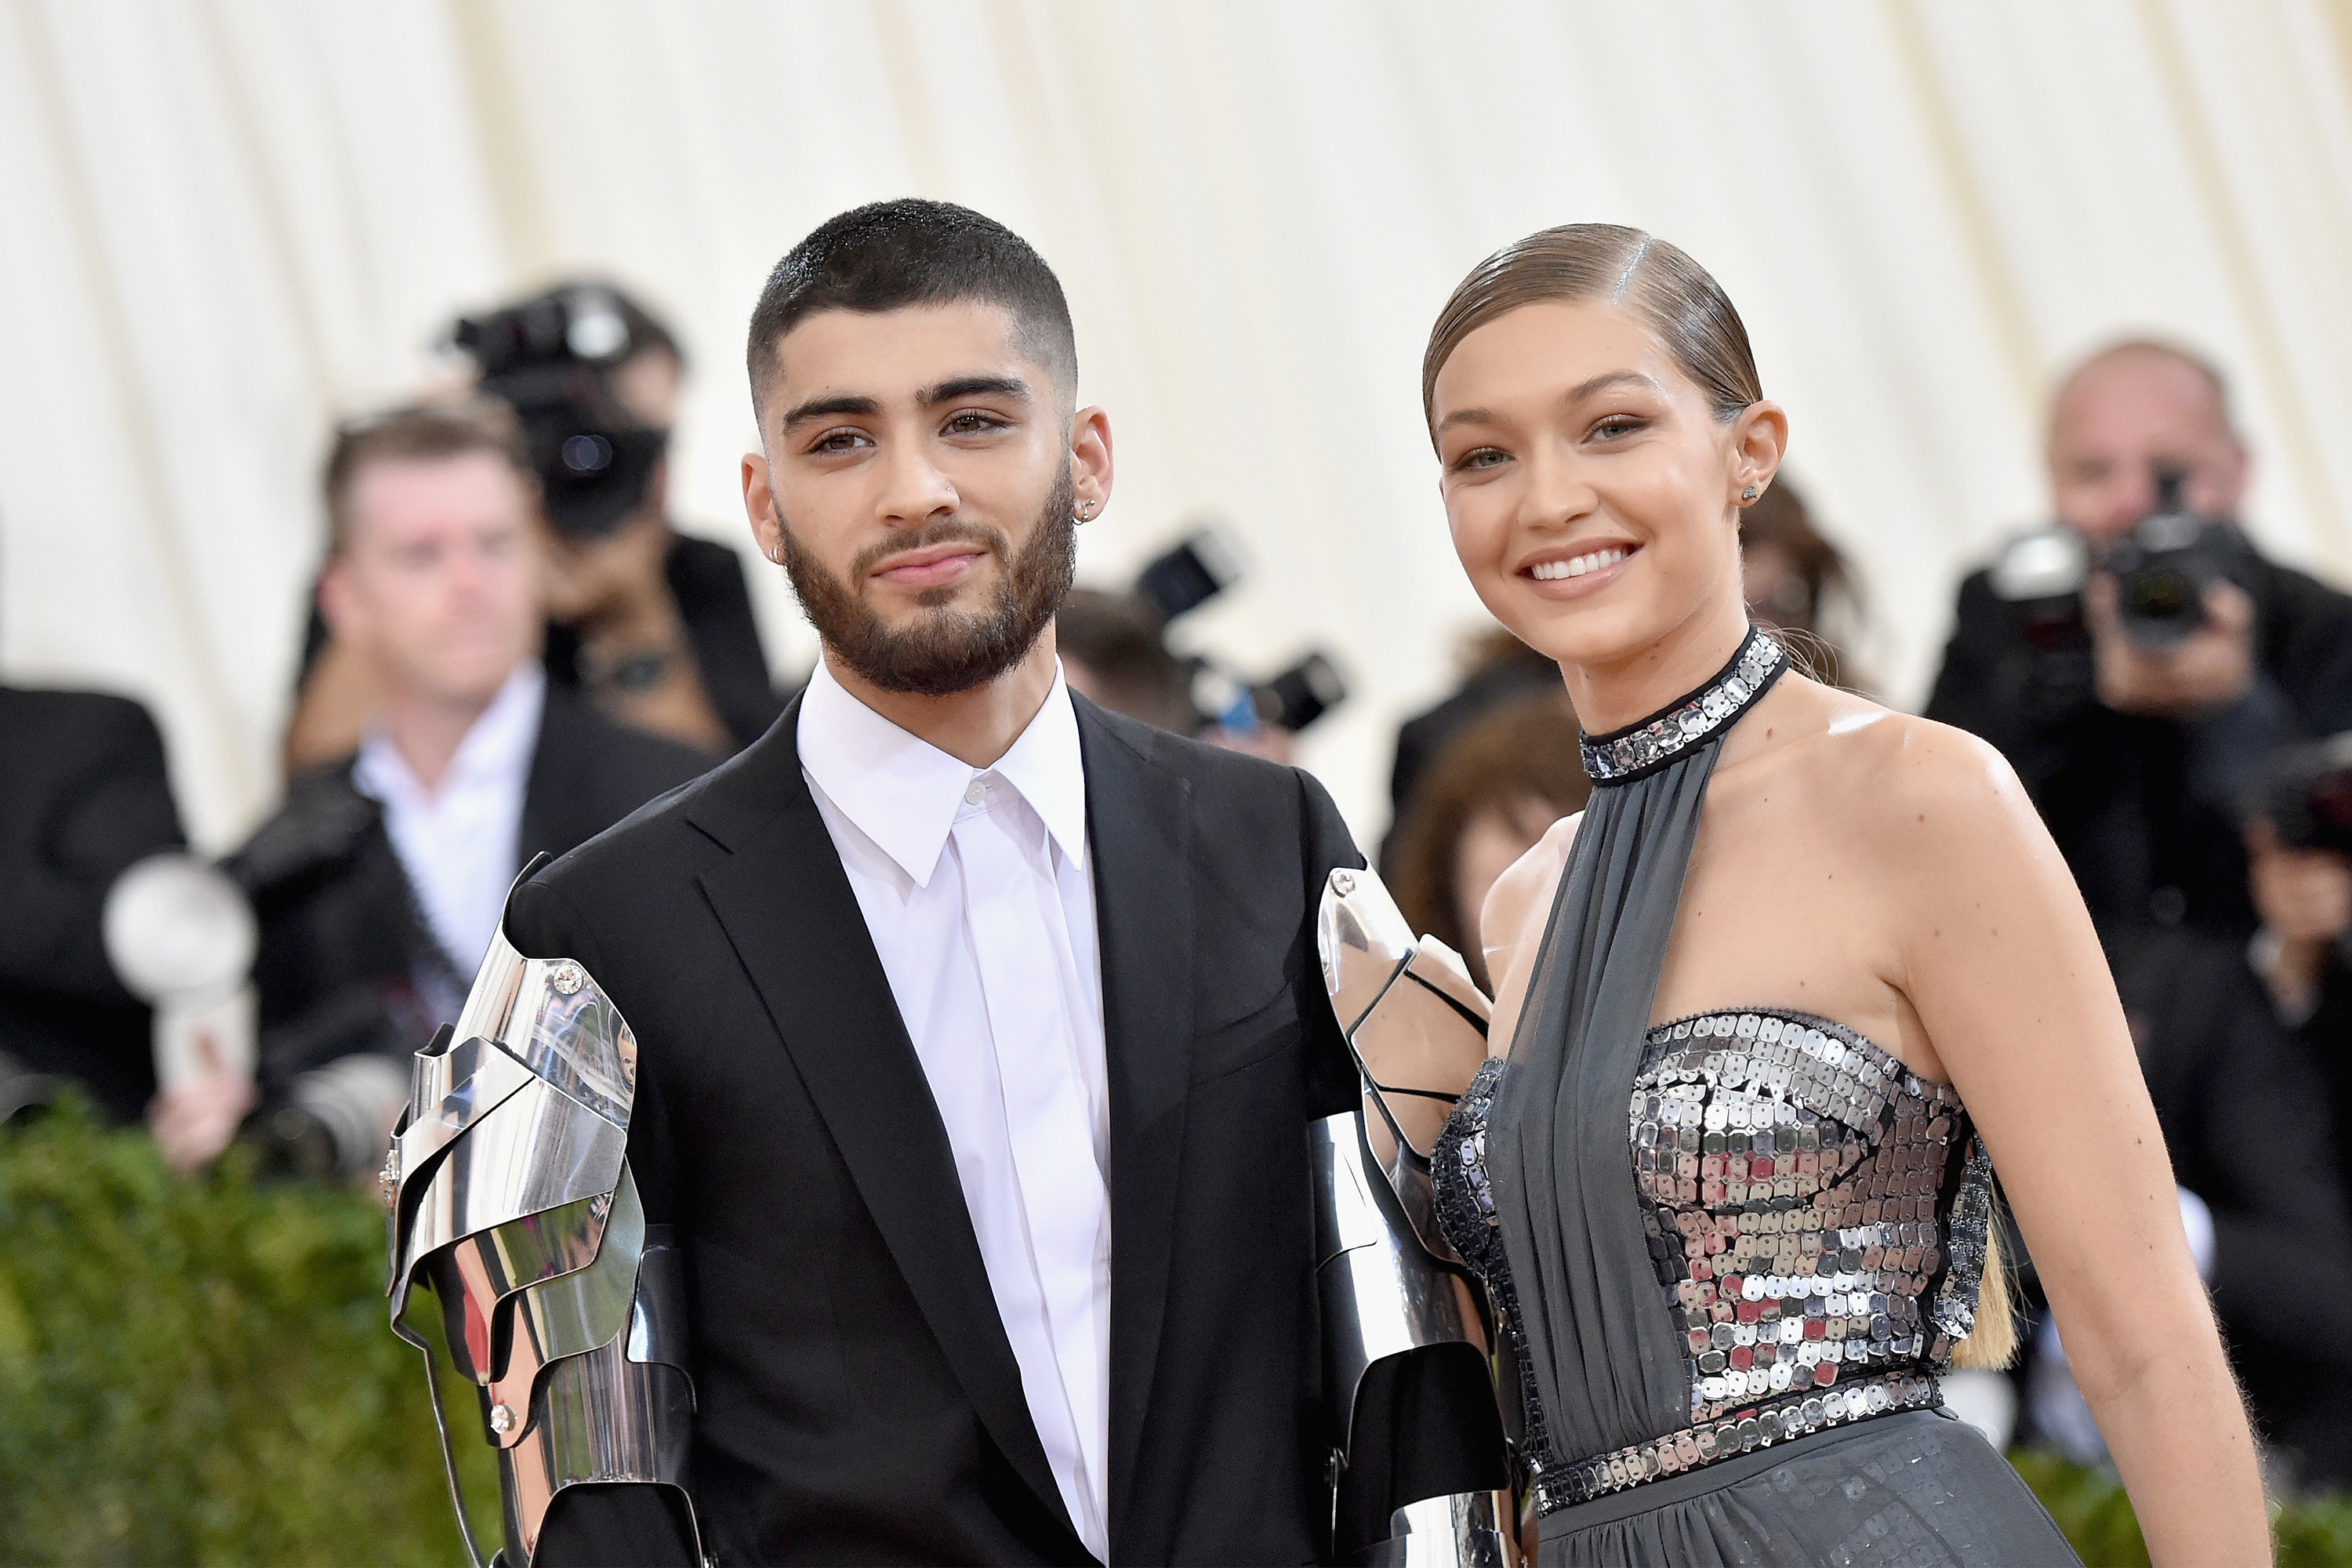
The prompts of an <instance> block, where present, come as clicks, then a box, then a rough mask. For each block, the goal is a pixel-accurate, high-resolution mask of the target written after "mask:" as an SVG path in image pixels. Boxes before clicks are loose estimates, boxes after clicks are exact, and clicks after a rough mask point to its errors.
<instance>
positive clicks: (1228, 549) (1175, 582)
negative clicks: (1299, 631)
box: [1133, 528, 1348, 733]
mask: <svg viewBox="0 0 2352 1568" xmlns="http://www.w3.org/2000/svg"><path fill="white" fill-rule="evenodd" d="M1240 577H1241V567H1240V564H1239V563H1238V560H1237V557H1236V554H1235V552H1234V549H1233V547H1232V545H1231V544H1230V543H1229V542H1227V541H1226V539H1225V537H1224V535H1223V534H1222V533H1220V532H1219V531H1217V530H1216V529H1214V528H1202V529H1197V530H1195V531H1193V532H1192V534H1191V535H1189V536H1188V537H1186V538H1185V539H1184V540H1182V541H1181V542H1179V543H1178V544H1177V545H1176V546H1175V547H1174V548H1173V549H1171V550H1169V551H1167V552H1164V553H1162V554H1160V555H1159V556H1156V557H1154V558H1153V559H1152V561H1151V562H1150V563H1149V564H1147V565H1146V566H1145V567H1144V568H1143V570H1142V571H1141V572H1140V573H1139V574H1137V576H1136V581H1135V587H1134V590H1133V595H1134V597H1135V598H1136V599H1137V600H1138V601H1139V602H1140V603H1142V604H1143V605H1148V606H1149V607H1150V609H1151V610H1152V612H1153V613H1154V614H1156V615H1157V616H1158V617H1159V620H1160V627H1161V629H1162V632H1163V633H1164V632H1165V630H1166V627H1167V626H1168V624H1169V623H1170V622H1171V621H1174V620H1175V619H1177V617H1179V616H1183V615H1185V614H1187V613H1189V612H1191V611H1192V610H1194V609H1197V608H1199V607H1200V606H1201V605H1203V604H1206V603H1207V602H1208V601H1209V600H1211V599H1213V598H1214V597H1216V596H1217V595H1219V594H1222V593H1223V592H1224V591H1225V589H1226V588H1228V587H1230V586H1232V585H1233V584H1234V583H1235V582H1237V581H1238V580H1239V579H1240ZM1178 657H1179V659H1180V662H1181V663H1182V664H1184V665H1185V666H1186V667H1187V670H1188V674H1189V679H1190V682H1191V689H1192V706H1193V708H1194V710H1197V711H1198V712H1199V714H1200V716H1201V721H1202V723H1204V724H1217V725H1221V726H1223V728H1225V729H1227V730H1233V731H1241V732H1243V733H1247V732H1249V731H1253V730H1255V729H1257V728H1259V727H1260V726H1272V727H1274V728H1277V729H1283V730H1288V731H1293V732H1294V733H1295V732H1296V731H1300V730H1304V729H1305V728H1307V725H1309V724H1312V723H1313V722H1315V721H1316V720H1318V719H1320V718H1321V717H1323V715H1324V714H1326V713H1328V712H1329V711H1330V710H1332V709H1334V708H1336V707H1338V706H1339V704H1340V703H1342V702H1344V701H1346V700H1347V699H1348V682H1347V679H1346V678H1345V677H1343V676H1341V675H1340V673H1339V667H1338V666H1337V665H1335V664H1333V663H1332V662H1331V659H1330V658H1329V657H1328V656H1327V655H1325V654H1323V653H1321V652H1309V653H1307V655H1306V656H1305V657H1304V658H1301V659H1299V661H1298V662H1297V664H1294V665H1292V666H1291V667H1290V668H1287V669H1285V670H1283V671H1282V672H1281V673H1279V674H1277V675H1274V676H1270V677H1268V678H1266V679H1264V680H1251V679H1247V678H1245V677H1243V676H1240V675H1237V674H1235V673H1234V672H1233V671H1232V670H1230V669H1227V668H1225V667H1224V666H1223V665H1221V664H1219V663H1217V662H1215V661H1214V660H1213V659H1210V658H1202V657H1201V656H1198V655H1195V656H1192V657H1190V658H1186V657H1184V656H1181V655H1180V656H1178Z"/></svg>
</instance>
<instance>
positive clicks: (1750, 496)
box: [1739, 485, 1764, 500]
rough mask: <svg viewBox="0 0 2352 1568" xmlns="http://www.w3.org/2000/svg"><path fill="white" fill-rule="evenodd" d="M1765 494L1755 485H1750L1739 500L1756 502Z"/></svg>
mask: <svg viewBox="0 0 2352 1568" xmlns="http://www.w3.org/2000/svg"><path fill="white" fill-rule="evenodd" d="M1763 493H1764V492H1763V491H1761V490H1759V489H1757V488H1756V487H1755V486H1754V485H1750V486H1748V488H1747V489H1744V490H1741V491H1740V492H1739V499H1740V500H1755V499H1756V498H1757V497H1758V496H1759V495H1762V494H1763Z"/></svg>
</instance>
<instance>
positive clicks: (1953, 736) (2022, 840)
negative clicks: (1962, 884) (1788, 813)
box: [1803, 693, 2049, 869]
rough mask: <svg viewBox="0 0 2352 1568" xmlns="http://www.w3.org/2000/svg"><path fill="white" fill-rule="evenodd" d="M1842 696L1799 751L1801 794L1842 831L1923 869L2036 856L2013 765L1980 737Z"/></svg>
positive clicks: (2042, 842)
mask: <svg viewBox="0 0 2352 1568" xmlns="http://www.w3.org/2000/svg"><path fill="white" fill-rule="evenodd" d="M1835 695H1836V696H1837V697H1839V698H1840V699H1841V700H1840V702H1839V703H1838V704H1837V706H1836V707H1835V709H1834V710H1832V711H1831V713H1830V714H1829V716H1828V719H1827V722H1826V723H1825V724H1824V725H1823V727H1822V731H1821V733H1820V735H1819V737H1818V740H1817V741H1816V742H1815V743H1814V744H1812V745H1810V746H1808V747H1806V748H1804V752H1803V758H1804V761H1803V765H1804V767H1805V770H1806V773H1807V778H1806V781H1805V782H1806V785H1807V788H1806V791H1805V793H1806V794H1807V795H1809V796H1810V797H1811V799H1813V800H1814V801H1816V802H1818V803H1820V805H1821V806H1822V808H1823V809H1825V810H1826V811H1827V812H1828V813H1829V814H1830V815H1831V816H1832V818H1833V819H1834V820H1835V821H1836V822H1837V823H1838V824H1839V826H1840V833H1841V836H1842V837H1845V838H1846V839H1847V840H1848V841H1849V842H1852V843H1853V844H1856V845H1858V846H1861V847H1864V848H1866V849H1868V850H1870V851H1872V852H1874V853H1885V854H1891V855H1897V856H1899V857H1900V860H1899V861H1890V862H1888V864H1890V865H1894V864H1900V865H1903V866H1905V867H1906V868H1912V869H1922V868H1925V866H1926V865H1927V864H1928V863H1931V862H1939V861H1948V860H1949V859H1951V858H1979V857H1983V856H1988V855H1990V856H1991V857H1993V858H1995V859H1996V860H2000V859H2006V858H2009V857H2011V856H2015V855H2019V854H2026V855H2039V854H2040V853H2042V851H2043V849H2044V848H2045V847H2047V846H2048V843H2049V834H2048V831H2047V830H2046V829H2045V828H2044V827H2043V826H2042V818H2041V815H2040V814H2039V813H2038V812H2037V811H2036V810H2035V809H2034V806H2033V803H2032V800H2031V799H2030V798H2028V796H2027V795H2026V793H2025V786H2024V785H2023V784H2021V783H2020V782H2019V781H2018V777H2017V773H2016V770H2014V769H2013V768H2011V766H2010V765H2009V761H2008V759H2007V758H2005V757H2003V756H2002V755H2001V754H2000V752H1999V751H1997V750H1995V749H1994V748H1993V746H1992V745H1990V743H1989V742H1985V741H1983V740H1981V739H1979V737H1977V736H1975V735H1971V734H1969V732H1968V731H1965V730H1956V729H1954V728H1953V727H1952V726H1950V725H1949V724H1938V723H1937V722H1936V721H1933V720H1930V719H1922V718H1920V717H1918V716H1917V715H1916V714H1910V713H1898V712H1895V710H1891V709H1887V708H1882V707H1880V706H1878V705H1877V704H1876V703H1874V702H1869V701H1866V700H1864V699H1861V698H1856V697H1849V696H1847V695H1846V694H1844V693H1837V694H1835Z"/></svg>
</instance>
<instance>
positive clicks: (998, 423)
mask: <svg viewBox="0 0 2352 1568" xmlns="http://www.w3.org/2000/svg"><path fill="white" fill-rule="evenodd" d="M1003 428H1004V421H1003V420H1002V419H999V418H997V417H996V416H994V415H992V414H982V413H981V412H979V411H978V410H977V409H966V410H965V411H964V412H962V413H961V414H959V415H957V416H954V417H953V418H951V419H950V420H949V421H948V424H947V433H948V434H949V435H950V436H984V435H986V434H987V433H988V432H989V431H991V430H1002V429H1003Z"/></svg>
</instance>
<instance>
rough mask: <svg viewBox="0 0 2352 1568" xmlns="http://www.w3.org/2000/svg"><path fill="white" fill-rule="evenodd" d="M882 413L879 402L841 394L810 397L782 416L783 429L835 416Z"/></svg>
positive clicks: (868, 398)
mask: <svg viewBox="0 0 2352 1568" xmlns="http://www.w3.org/2000/svg"><path fill="white" fill-rule="evenodd" d="M881 412H882V405H881V403H880V402H879V401H877V399H875V398H871V397H861V396H857V395H853V394H848V393H843V394H838V395H835V396H832V397H812V398H810V399H809V400H808V401H807V402H806V403H803V404H801V405H798V406H797V407H795V408H793V409H792V410H791V411H790V412H788V413H787V414H786V415H785V416H784V424H783V427H784V428H785V429H787V430H789V429H791V428H792V427H793V426H795V425H805V424H807V423H808V422H809V421H810V420H812V419H830V418H832V417H833V416H835V415H837V414H857V415H871V414H879V413H881Z"/></svg>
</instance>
